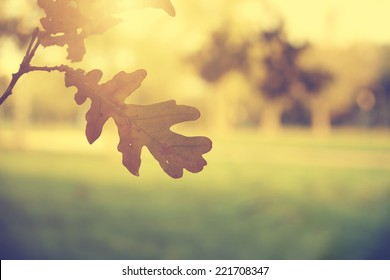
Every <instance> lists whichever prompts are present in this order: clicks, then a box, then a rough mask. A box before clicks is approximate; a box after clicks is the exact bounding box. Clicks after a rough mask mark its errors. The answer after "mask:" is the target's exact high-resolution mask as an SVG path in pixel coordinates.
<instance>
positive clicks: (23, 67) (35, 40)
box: [0, 27, 69, 105]
mask: <svg viewBox="0 0 390 280" xmlns="http://www.w3.org/2000/svg"><path fill="white" fill-rule="evenodd" d="M39 45H40V42H39V28H38V27H37V28H35V29H34V31H33V32H32V34H31V40H30V43H29V44H28V47H27V50H26V54H25V55H24V58H23V60H22V63H21V64H20V66H19V70H18V72H16V73H14V74H12V79H11V82H10V83H9V85H8V87H7V89H6V90H5V92H4V93H3V95H2V96H1V97H0V105H1V104H3V102H4V101H5V100H6V99H7V98H8V96H10V95H11V94H12V91H13V89H14V87H15V85H16V83H17V82H18V80H19V79H20V78H21V77H22V76H23V75H24V74H26V73H28V72H31V71H46V72H51V71H61V72H65V71H67V70H68V69H69V67H68V66H66V65H60V66H53V67H36V66H31V65H30V63H31V60H32V59H33V57H34V55H35V52H36V50H37V49H38V47H39Z"/></svg>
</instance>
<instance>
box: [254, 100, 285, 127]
mask: <svg viewBox="0 0 390 280" xmlns="http://www.w3.org/2000/svg"><path fill="white" fill-rule="evenodd" d="M283 108H284V106H283V103H282V102H279V101H270V102H267V104H266V105H265V107H264V109H263V111H262V113H261V121H260V131H261V132H262V133H264V134H266V135H276V134H278V133H279V132H280V130H281V129H282V113H283Z"/></svg>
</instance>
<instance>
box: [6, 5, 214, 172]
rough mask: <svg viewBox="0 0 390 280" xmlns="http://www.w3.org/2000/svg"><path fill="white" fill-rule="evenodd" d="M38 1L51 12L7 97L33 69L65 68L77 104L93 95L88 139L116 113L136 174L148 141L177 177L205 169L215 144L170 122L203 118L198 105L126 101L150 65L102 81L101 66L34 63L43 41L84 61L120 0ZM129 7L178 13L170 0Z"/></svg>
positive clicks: (123, 145) (110, 22)
mask: <svg viewBox="0 0 390 280" xmlns="http://www.w3.org/2000/svg"><path fill="white" fill-rule="evenodd" d="M38 5H39V6H40V7H41V8H42V9H43V10H44V11H45V13H46V16H45V17H43V18H42V19H41V20H40V21H41V25H42V28H43V30H38V29H36V30H35V31H34V32H33V36H32V40H31V42H30V45H29V47H28V50H27V53H26V56H25V58H24V59H23V62H22V64H21V66H20V69H19V71H18V73H16V74H14V75H13V79H12V81H11V84H10V86H9V88H8V89H7V91H6V93H5V94H4V95H3V96H5V98H6V97H7V96H8V95H10V94H11V92H12V88H13V86H14V85H15V84H16V81H17V80H18V78H20V76H22V75H23V74H26V73H28V72H31V71H48V72H50V71H54V70H55V71H61V72H64V73H65V86H66V87H72V86H74V87H76V88H77V93H76V94H75V101H76V103H77V104H83V103H84V102H85V101H86V100H87V98H89V99H90V100H91V107H90V109H89V111H88V112H87V114H86V120H87V126H86V136H87V139H88V141H89V142H90V143H93V142H94V141H95V140H97V139H98V138H99V137H100V135H101V133H102V130H103V126H104V124H105V123H106V121H107V120H108V119H109V118H112V119H113V120H114V121H115V124H116V125H117V127H118V133H119V137H120V142H119V145H118V150H119V152H121V153H122V158H123V160H122V162H123V164H124V165H125V166H126V168H127V169H128V170H129V171H130V172H131V173H132V174H134V175H138V174H139V168H140V164H141V158H140V157H141V149H142V147H143V146H146V147H147V148H148V149H149V151H150V152H151V153H152V155H153V156H154V158H155V159H156V160H157V161H158V162H159V163H160V166H161V167H162V169H163V170H164V171H165V172H166V173H167V174H168V175H170V176H171V177H173V178H180V177H181V176H182V175H183V169H187V170H188V171H190V172H199V171H201V170H202V169H203V167H204V166H205V165H206V164H207V162H206V161H205V160H204V158H203V154H205V153H207V152H208V151H210V150H211V147H212V143H211V141H210V139H208V138H206V137H202V136H197V137H187V136H183V135H180V134H177V133H175V132H173V131H171V130H170V128H171V126H173V125H175V124H177V123H181V122H185V121H192V120H196V119H198V118H199V116H200V113H199V111H198V110H197V109H196V108H193V107H189V106H183V105H176V102H175V101H173V100H171V101H166V102H161V103H157V104H151V105H132V104H126V103H125V102H124V101H125V99H126V98H127V97H128V96H130V95H131V94H132V93H133V92H134V91H135V90H136V89H137V88H138V87H140V85H141V83H142V82H143V80H144V79H145V78H146V75H147V73H146V71H145V70H143V69H140V70H136V71H134V72H131V73H126V72H124V71H121V72H119V73H117V74H116V75H115V76H114V77H113V78H112V79H111V80H109V81H107V82H105V83H100V79H101V77H102V75H103V73H102V71H101V70H99V69H94V70H92V71H89V72H86V71H84V70H82V69H77V70H76V69H73V68H71V67H69V66H67V65H61V66H54V67H47V66H44V67H36V66H31V65H30V62H31V59H32V57H33V56H34V53H35V50H36V49H37V48H38V46H39V45H42V46H44V47H48V46H53V45H56V46H67V51H68V57H67V59H69V60H71V61H73V62H74V61H81V60H82V58H83V56H84V54H85V52H86V49H85V45H84V40H85V39H86V38H87V37H89V36H91V35H96V34H102V33H104V32H105V31H107V30H108V29H110V28H112V27H113V26H115V25H116V24H118V23H119V22H120V19H118V18H117V17H115V16H114V14H116V13H117V12H119V11H120V10H121V9H122V8H123V7H121V2H120V1H119V0H118V1H115V0H110V1H109V0H96V1H89V0H38ZM130 6H131V7H152V8H160V9H163V10H165V11H166V12H167V13H168V14H169V15H171V16H174V15H175V10H174V8H173V6H172V3H171V2H170V1H169V0H133V1H132V3H131V5H130ZM34 43H35V44H34ZM5 98H3V99H5ZM2 101H3V100H2Z"/></svg>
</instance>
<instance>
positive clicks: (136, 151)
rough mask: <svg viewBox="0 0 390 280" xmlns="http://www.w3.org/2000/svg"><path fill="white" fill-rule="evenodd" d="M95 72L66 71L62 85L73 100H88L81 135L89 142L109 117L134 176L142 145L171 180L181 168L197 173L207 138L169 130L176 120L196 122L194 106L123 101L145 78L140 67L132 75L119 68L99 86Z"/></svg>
mask: <svg viewBox="0 0 390 280" xmlns="http://www.w3.org/2000/svg"><path fill="white" fill-rule="evenodd" d="M102 74H103V73H102V72H101V71H100V70H92V71H90V72H88V73H85V72H84V71H83V70H73V69H69V70H67V71H66V72H65V86H66V87H71V86H75V87H76V88H77V89H78V91H77V93H76V95H75V100H76V102H77V104H83V103H84V102H85V101H86V99H87V98H90V99H91V101H92V102H91V107H90V109H89V111H88V112H87V114H86V120H87V127H86V136H87V139H88V141H89V143H93V142H94V141H95V140H96V139H98V138H99V136H100V135H101V133H102V129H103V126H104V124H105V123H106V121H107V120H108V119H109V118H113V119H114V121H115V124H116V125H117V127H118V132H119V138H120V141H119V144H118V150H119V152H121V153H122V162H123V165H124V166H126V168H127V169H128V170H129V171H130V172H131V173H132V174H134V175H137V176H138V175H139V168H140V165H141V149H142V147H143V146H146V147H147V148H148V149H149V151H150V152H151V154H152V155H153V156H154V158H155V159H156V160H157V161H158V162H159V163H160V166H161V167H162V169H163V170H164V171H165V172H166V173H167V174H168V175H170V176H171V177H173V178H180V177H182V175H183V169H187V170H188V171H190V172H194V173H195V172H199V171H201V170H202V169H203V167H204V166H205V165H206V164H207V162H206V161H205V159H204V158H203V157H202V155H203V154H204V153H207V152H208V151H210V150H211V146H212V143H211V141H210V139H208V138H206V137H202V136H196V137H187V136H183V135H180V134H177V133H175V132H173V131H171V130H170V127H171V126H173V125H175V124H177V123H181V122H185V121H191V120H196V119H198V118H199V116H200V113H199V111H198V110H197V109H196V108H193V107H189V106H184V105H176V102H175V101H173V100H170V101H166V102H161V103H157V104H151V105H133V104H126V103H125V102H124V101H125V99H126V98H127V97H128V96H130V95H131V93H132V92H134V91H135V90H136V89H137V88H138V87H139V86H140V85H141V83H142V81H143V80H144V79H145V77H146V71H145V70H137V71H135V72H132V73H126V72H123V71H122V72H119V73H118V74H116V75H115V76H114V77H113V78H112V79H111V80H110V81H108V82H106V83H103V84H99V81H100V79H101V77H102Z"/></svg>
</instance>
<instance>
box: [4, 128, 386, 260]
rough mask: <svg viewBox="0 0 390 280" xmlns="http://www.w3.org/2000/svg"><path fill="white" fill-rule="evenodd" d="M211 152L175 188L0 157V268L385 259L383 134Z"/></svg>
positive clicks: (99, 156) (227, 140)
mask: <svg viewBox="0 0 390 280" xmlns="http://www.w3.org/2000/svg"><path fill="white" fill-rule="evenodd" d="M43 139H46V138H43ZM213 140H214V148H213V150H212V152H211V153H210V154H208V155H206V158H207V160H208V163H209V164H208V166H207V167H206V168H205V170H204V171H203V172H202V173H199V174H189V173H186V174H185V176H184V178H183V179H179V180H174V179H171V178H169V177H167V176H166V175H164V174H163V172H162V171H161V169H160V168H159V166H158V164H157V163H156V162H154V160H152V159H151V158H150V156H149V155H145V156H144V157H143V166H142V169H141V176H140V177H139V178H137V177H134V176H132V175H130V174H129V173H128V172H127V171H126V169H125V168H124V167H122V166H121V163H120V157H119V155H117V153H103V152H98V153H89V152H88V153H85V152H79V151H73V152H72V151H69V149H68V150H66V149H65V151H66V152H64V151H62V152H61V151H55V150H48V151H42V150H39V149H28V150H26V151H18V150H14V149H3V150H0V227H1V233H0V234H1V235H0V243H1V246H0V248H1V251H0V257H1V258H2V259H4V258H6V259H7V258H16V259H18V258H24V259H380V258H386V259H390V219H389V218H390V204H389V202H390V133H389V132H356V131H355V132H354V131H349V132H345V131H344V132H338V133H335V134H334V135H333V136H332V137H329V138H326V139H314V138H311V137H310V135H309V134H306V133H303V132H286V133H285V134H284V135H283V136H282V137H279V138H274V139H267V138H261V137H260V136H258V135H252V134H249V133H237V134H235V135H231V136H225V137H223V138H218V137H217V138H214V139H213ZM114 149H115V147H114V148H113V150H114ZM92 150H93V147H92Z"/></svg>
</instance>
